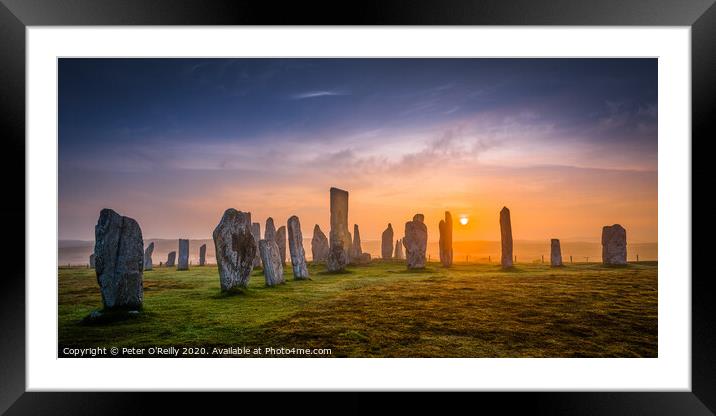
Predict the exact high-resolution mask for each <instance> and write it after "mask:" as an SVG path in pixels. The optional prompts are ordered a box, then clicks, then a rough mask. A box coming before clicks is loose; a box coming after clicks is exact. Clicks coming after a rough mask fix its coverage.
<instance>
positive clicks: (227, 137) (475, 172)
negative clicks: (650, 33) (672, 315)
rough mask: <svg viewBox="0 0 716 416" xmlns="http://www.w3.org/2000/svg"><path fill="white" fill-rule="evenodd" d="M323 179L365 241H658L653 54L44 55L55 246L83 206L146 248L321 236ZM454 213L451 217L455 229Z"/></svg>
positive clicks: (90, 232)
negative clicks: (421, 232) (505, 213)
mask: <svg viewBox="0 0 716 416" xmlns="http://www.w3.org/2000/svg"><path fill="white" fill-rule="evenodd" d="M331 186H335V187H338V188H342V189H345V190H347V191H349V192H350V207H349V221H350V223H351V227H350V228H351V231H352V224H353V223H357V224H359V226H360V228H361V237H362V238H363V239H366V240H376V239H379V238H380V233H381V232H382V231H383V229H384V228H385V226H386V224H387V223H388V222H391V223H392V224H393V227H394V229H396V231H397V233H396V238H399V237H400V235H402V231H403V229H404V223H405V222H406V221H408V220H410V219H411V218H412V216H413V214H415V213H418V212H420V213H423V214H425V220H426V224H427V225H428V235H429V240H431V241H436V240H437V239H438V221H439V220H440V218H441V217H442V214H443V211H445V210H449V211H451V212H452V214H453V216H454V218H455V230H454V238H455V240H498V239H499V223H498V219H499V211H500V209H501V208H502V206H503V205H506V206H507V207H509V208H510V210H511V213H512V230H513V235H514V238H515V239H517V240H544V239H549V238H561V239H564V240H580V241H595V242H596V241H599V238H600V234H601V227H602V226H603V225H608V224H609V225H610V224H613V223H620V224H622V225H623V226H624V227H625V228H626V229H627V233H628V234H627V235H628V238H629V241H631V242H657V241H658V239H657V60H656V59H60V60H59V238H60V239H81V240H93V239H94V225H95V224H96V222H97V217H98V215H99V211H100V209H102V208H105V207H108V208H113V209H114V210H116V211H117V212H119V213H120V214H122V215H126V216H129V217H132V218H135V219H136V220H137V221H138V222H139V224H140V226H141V228H142V232H143V235H144V237H145V238H179V237H182V238H209V237H210V236H211V232H212V230H213V229H214V227H215V226H216V224H217V223H218V221H219V219H220V218H221V215H222V213H223V211H224V210H225V209H226V208H229V207H233V208H236V209H239V210H243V211H250V212H251V213H252V217H253V219H254V221H257V222H261V223H262V232H263V224H264V222H265V220H266V218H267V217H268V216H272V217H273V218H274V220H275V221H276V224H277V226H279V225H280V224H285V222H286V220H287V218H288V217H289V216H291V215H294V214H295V215H298V216H299V218H300V219H301V224H302V228H303V234H304V237H307V238H310V237H311V235H312V229H313V225H314V224H316V223H317V224H319V225H320V226H321V228H322V229H323V230H324V232H326V234H327V233H328V224H329V205H328V203H329V193H328V190H329V188H330V187H331ZM460 215H465V216H467V217H468V219H469V221H468V223H467V224H466V225H460V224H459V222H458V219H459V217H460Z"/></svg>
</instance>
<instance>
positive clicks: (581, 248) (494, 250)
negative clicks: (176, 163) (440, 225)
mask: <svg viewBox="0 0 716 416" xmlns="http://www.w3.org/2000/svg"><path fill="white" fill-rule="evenodd" d="M152 242H153V243H154V254H153V255H152V260H153V262H154V264H156V265H158V264H159V262H160V261H161V262H165V261H166V260H167V254H168V253H169V252H170V251H175V250H178V247H179V246H178V244H179V242H178V240H164V239H150V240H145V241H144V246H145V248H146V246H147V245H148V244H149V243H152ZM202 244H206V261H207V263H209V264H213V263H216V259H215V257H214V241H213V240H211V239H203V240H189V261H190V262H192V264H198V262H199V246H201V245H202ZM361 246H362V248H363V251H364V252H367V253H370V255H371V257H373V258H380V241H377V240H368V241H361ZM303 248H304V250H305V251H306V259H307V260H312V257H311V239H310V238H304V240H303ZM93 249H94V242H93V241H79V240H60V242H59V253H58V255H59V258H58V264H59V265H60V266H66V265H68V264H69V265H73V266H76V265H83V264H88V261H89V260H88V258H89V255H90V254H91V253H92V250H93ZM453 251H454V258H455V261H456V262H464V261H469V262H487V260H488V256H490V257H491V260H492V262H493V263H497V262H499V260H500V242H499V241H456V242H454V243H453ZM514 252H515V255H516V256H517V261H518V262H533V261H536V260H540V259H541V257H540V256H542V255H544V256H545V262H547V263H549V241H544V242H542V241H520V240H517V241H515V245H514ZM427 254H428V255H429V256H430V259H431V260H433V261H437V260H439V254H438V243H437V242H429V243H428V251H427ZM637 254H638V255H639V260H641V261H653V260H658V243H634V244H627V258H628V260H629V261H636V255H637ZM468 256H469V257H468ZM569 256H572V257H573V260H574V262H584V261H587V260H586V257H589V262H600V261H601V258H602V257H601V256H602V245H601V244H600V243H588V242H579V241H574V242H570V241H562V257H563V259H564V262H565V263H567V262H569ZM287 261H288V260H287Z"/></svg>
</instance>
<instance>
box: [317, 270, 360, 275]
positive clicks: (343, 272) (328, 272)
mask: <svg viewBox="0 0 716 416" xmlns="http://www.w3.org/2000/svg"><path fill="white" fill-rule="evenodd" d="M354 273H355V272H354V271H352V270H348V269H345V270H338V271H335V272H330V271H328V270H325V271H322V272H318V273H316V274H317V275H320V276H335V275H342V274H354Z"/></svg>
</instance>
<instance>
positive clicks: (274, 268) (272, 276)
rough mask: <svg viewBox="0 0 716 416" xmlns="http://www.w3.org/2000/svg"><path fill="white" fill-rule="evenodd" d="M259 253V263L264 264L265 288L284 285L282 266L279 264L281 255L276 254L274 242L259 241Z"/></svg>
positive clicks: (276, 248) (276, 249) (276, 247)
mask: <svg viewBox="0 0 716 416" xmlns="http://www.w3.org/2000/svg"><path fill="white" fill-rule="evenodd" d="M259 252H260V253H261V261H262V262H263V264H264V278H265V279H266V286H275V285H278V284H281V283H284V280H283V265H282V264H281V255H279V254H278V245H277V244H276V240H267V239H264V240H261V241H259Z"/></svg>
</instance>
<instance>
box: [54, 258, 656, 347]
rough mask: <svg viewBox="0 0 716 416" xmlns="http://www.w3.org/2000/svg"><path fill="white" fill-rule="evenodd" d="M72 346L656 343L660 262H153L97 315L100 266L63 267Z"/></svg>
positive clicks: (64, 334) (62, 323)
mask: <svg viewBox="0 0 716 416" xmlns="http://www.w3.org/2000/svg"><path fill="white" fill-rule="evenodd" d="M58 273H59V344H60V347H61V348H62V347H96V346H117V347H123V346H126V347H150V346H174V347H182V346H186V347H201V346H204V347H210V346H248V347H252V348H253V347H268V346H272V347H289V348H290V347H296V348H331V350H332V355H331V356H334V357H656V356H657V263H656V262H641V263H638V264H634V263H633V264H629V265H628V266H627V267H623V268H610V267H604V266H602V265H599V264H593V263H591V264H573V265H566V266H565V267H561V268H550V267H549V266H547V265H542V264H517V265H516V266H515V267H514V268H513V269H511V270H509V271H503V270H501V269H500V268H499V266H497V265H494V264H492V265H489V264H470V265H467V264H457V265H455V266H454V267H452V268H450V269H445V268H443V267H441V266H440V265H439V264H437V263H430V264H429V265H428V267H426V268H425V269H423V270H419V271H414V272H413V271H407V270H406V269H405V265H404V264H401V263H399V262H386V263H382V262H373V263H371V264H369V265H365V266H358V267H351V268H349V269H348V270H347V272H346V273H340V274H331V273H328V272H326V271H325V268H324V267H323V266H317V265H311V266H310V267H309V273H310V275H311V280H306V281H295V280H293V279H292V278H291V276H290V267H287V268H286V270H285V273H286V276H285V277H286V284H284V285H280V286H277V287H265V286H264V284H263V275H262V274H261V271H254V272H253V274H252V278H251V284H250V286H249V288H248V289H247V290H245V291H242V292H238V293H232V294H229V295H227V294H223V293H221V292H220V291H219V278H218V272H217V269H216V267H215V266H204V267H193V268H192V269H191V270H189V271H182V272H177V271H176V270H174V269H166V268H156V269H155V270H153V271H147V272H145V274H144V286H145V292H144V300H145V301H144V308H143V311H142V313H141V314H140V315H139V316H136V317H133V318H132V319H121V320H108V321H106V323H102V322H100V323H94V324H92V325H87V324H83V322H82V319H83V318H84V317H85V316H87V315H88V314H89V313H90V312H92V311H93V310H96V309H98V308H99V307H100V306H101V305H100V303H101V301H100V296H99V290H98V286H97V282H96V278H95V275H94V271H93V270H89V269H79V268H74V269H73V268H63V269H60V270H59V272H58Z"/></svg>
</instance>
